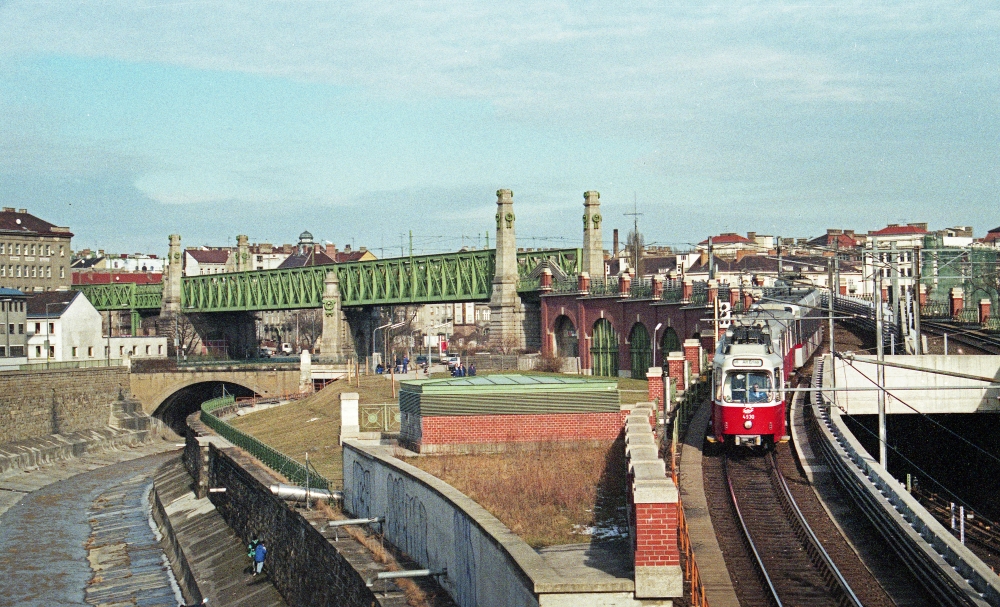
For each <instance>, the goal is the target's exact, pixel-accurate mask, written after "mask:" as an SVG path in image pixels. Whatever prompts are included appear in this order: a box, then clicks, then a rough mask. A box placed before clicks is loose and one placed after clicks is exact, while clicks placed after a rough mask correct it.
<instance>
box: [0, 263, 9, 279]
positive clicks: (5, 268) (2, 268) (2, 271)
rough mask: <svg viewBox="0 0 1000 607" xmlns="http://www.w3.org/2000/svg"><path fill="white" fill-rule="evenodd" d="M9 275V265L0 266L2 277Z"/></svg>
mask: <svg viewBox="0 0 1000 607" xmlns="http://www.w3.org/2000/svg"><path fill="white" fill-rule="evenodd" d="M6 276H7V266H0V277H6Z"/></svg>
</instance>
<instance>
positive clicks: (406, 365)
mask: <svg viewBox="0 0 1000 607" xmlns="http://www.w3.org/2000/svg"><path fill="white" fill-rule="evenodd" d="M409 369H410V357H409V356H407V355H406V354H404V355H403V373H404V374H406V372H407V371H409Z"/></svg>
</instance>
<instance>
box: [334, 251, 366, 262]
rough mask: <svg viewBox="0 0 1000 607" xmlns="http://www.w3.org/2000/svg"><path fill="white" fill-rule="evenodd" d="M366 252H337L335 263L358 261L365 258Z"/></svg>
mask: <svg viewBox="0 0 1000 607" xmlns="http://www.w3.org/2000/svg"><path fill="white" fill-rule="evenodd" d="M367 252H368V251H351V252H350V253H345V252H343V251H338V252H337V263H345V262H348V261H358V260H359V259H361V258H362V257H364V256H365V253H367Z"/></svg>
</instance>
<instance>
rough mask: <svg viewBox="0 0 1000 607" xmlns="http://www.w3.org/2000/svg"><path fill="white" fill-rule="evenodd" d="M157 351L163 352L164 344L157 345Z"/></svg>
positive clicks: (158, 352)
mask: <svg viewBox="0 0 1000 607" xmlns="http://www.w3.org/2000/svg"><path fill="white" fill-rule="evenodd" d="M156 353H157V354H163V346H162V345H160V346H156Z"/></svg>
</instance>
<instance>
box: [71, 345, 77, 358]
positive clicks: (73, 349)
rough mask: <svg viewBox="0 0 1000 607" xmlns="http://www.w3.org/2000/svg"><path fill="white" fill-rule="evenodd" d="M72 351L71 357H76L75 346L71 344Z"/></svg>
mask: <svg viewBox="0 0 1000 607" xmlns="http://www.w3.org/2000/svg"><path fill="white" fill-rule="evenodd" d="M72 352H73V358H76V346H73V348H72Z"/></svg>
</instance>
